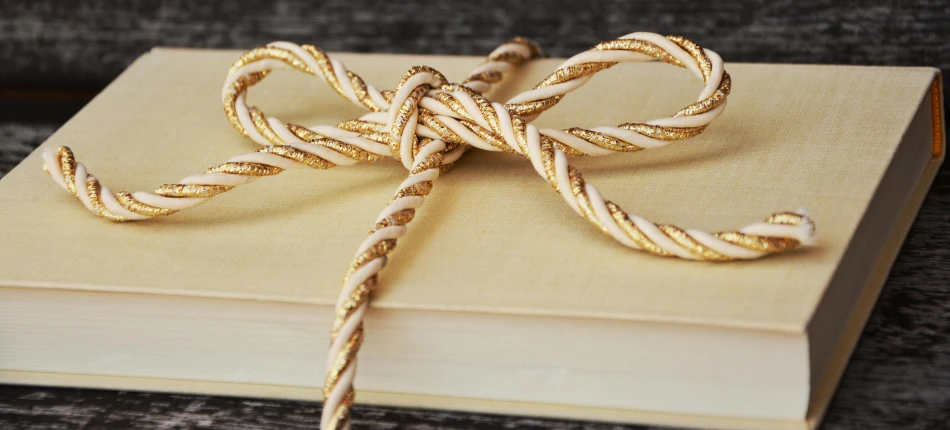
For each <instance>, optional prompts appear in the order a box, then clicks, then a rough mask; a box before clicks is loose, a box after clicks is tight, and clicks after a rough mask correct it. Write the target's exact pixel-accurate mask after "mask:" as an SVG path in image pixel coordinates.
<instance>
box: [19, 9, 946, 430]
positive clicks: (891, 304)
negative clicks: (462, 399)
mask: <svg viewBox="0 0 950 430" xmlns="http://www.w3.org/2000/svg"><path fill="white" fill-rule="evenodd" d="M130 3H132V4H126V2H118V1H115V2H112V1H91V2H56V1H53V0H37V1H32V2H14V1H8V0H0V59H2V64H3V67H0V175H2V174H3V173H5V172H7V171H9V169H10V168H12V167H13V166H14V165H16V163H18V162H19V160H21V159H22V158H23V157H25V156H26V155H27V154H28V153H29V152H30V151H31V150H32V149H33V148H35V147H36V146H37V145H39V144H40V143H41V142H42V141H43V140H44V139H45V138H46V137H47V136H48V135H49V134H51V133H52V132H53V131H55V129H56V128H57V127H58V126H59V125H61V124H62V123H63V122H64V121H65V120H66V119H68V118H69V116H71V115H72V114H73V113H74V112H75V111H76V110H77V109H79V108H80V107H81V106H82V104H83V103H85V102H86V101H87V100H88V99H89V98H90V97H91V96H92V95H94V94H95V93H96V92H97V91H99V90H100V89H101V88H102V87H103V86H104V85H106V84H107V83H108V82H109V81H110V80H111V79H113V78H114V77H115V76H116V75H117V74H118V73H119V72H120V71H121V70H122V69H123V68H124V67H125V66H126V65H128V64H129V63H130V62H131V61H132V60H133V59H134V58H135V57H136V56H138V55H140V54H141V53H143V52H145V51H147V50H148V49H149V48H151V47H152V46H155V45H166V46H167V45H173V46H195V47H215V48H225V47H226V48H250V47H253V46H256V45H260V44H262V43H266V42H269V41H272V40H278V39H283V40H291V41H295V42H307V43H314V44H317V45H319V46H321V47H323V48H326V49H328V50H334V51H371V52H418V53H441V54H473V55H481V54H485V53H487V52H488V51H490V50H491V49H492V48H493V47H494V45H495V44H497V43H498V42H500V41H503V40H506V39H507V38H509V37H511V36H514V35H523V36H528V37H531V38H533V39H535V40H537V41H538V42H539V43H540V44H541V45H542V46H543V47H544V48H545V50H547V51H548V52H550V53H551V54H552V55H557V56H569V55H571V54H573V53H575V52H578V51H581V50H583V49H586V48H587V47H589V46H590V45H592V44H594V43H596V42H598V41H600V40H605V39H610V38H612V37H615V36H619V35H622V34H625V33H628V32H631V31H638V30H645V31H655V32H660V33H676V34H682V35H685V36H688V37H691V38H694V39H695V40H696V41H697V42H699V43H701V44H703V45H704V46H708V47H710V48H713V49H715V50H716V51H717V52H719V53H720V54H722V56H723V57H724V58H725V59H726V60H727V61H749V62H794V63H841V64H878V65H928V66H936V67H940V68H941V69H943V70H944V72H946V71H948V70H950V6H948V2H945V1H914V2H910V1H878V0H875V1H864V2H862V1H849V2H832V1H828V0H798V1H795V0H783V1H776V2H769V1H764V0H761V1H754V0H748V1H737V0H730V1H721V2H712V1H710V2H694V1H642V0H638V1H589V2H576V1H558V2H545V3H543V4H540V3H517V2H507V1H468V2H465V3H458V4H457V3H454V2H447V1H443V2H437V3H423V2H417V1H414V2H409V3H408V4H397V3H396V2H392V3H391V4H388V3H382V2H380V4H373V3H371V2H367V1H362V0H346V1H325V2H315V1H308V0H280V1H274V2H268V3H260V4H253V3H252V2H250V1H246V0H241V1H234V2H229V3H227V4H213V3H210V2H209V3H202V2H187V1H183V0H182V1H161V2H134V3H133V2H130ZM192 3H194V4H192ZM869 90H873V89H869ZM0 246H2V244H0ZM948 285H950V171H948V169H946V168H945V169H943V171H941V173H940V175H939V177H938V179H937V181H936V183H935V184H934V186H933V188H932V190H931V192H930V194H929V196H928V197H927V200H926V202H925V203H924V206H923V209H922V210H921V213H920V215H919V217H918V219H917V221H916V223H915V224H914V228H913V230H912V231H911V233H910V236H909V237H908V238H907V242H906V243H905V246H904V248H903V250H902V252H901V254H900V257H899V258H898V261H897V264H896V265H895V266H894V268H893V270H892V272H891V276H890V278H889V280H888V283H887V285H886V286H885V288H884V290H883V292H882V294H881V298H880V300H879V303H878V305H877V307H876V308H875V310H874V313H873V315H872V316H871V319H870V321H869V323H868V326H867V328H866V330H865V333H864V335H863V337H862V339H861V341H860V343H859V345H858V348H857V350H856V352H855V354H854V357H853V359H852V361H851V363H850V365H849V367H848V369H847V372H846V373H845V375H844V378H843V380H842V382H841V386H840V388H839V390H838V392H837V394H836V395H835V398H834V400H833V402H832V405H831V409H830V412H829V415H828V418H827V419H826V422H825V424H824V426H823V428H824V429H826V430H845V429H847V430H858V429H879V428H880V429H916V430H939V429H950V287H948ZM0 348H2V345H0ZM318 416H319V404H316V403H308V402H291V401H272V400H253V399H238V398H228V397H211V396H195V395H172V394H158V393H139V392H119V391H107V390H85V389H68V388H42V387H18V386H0V429H4V430H6V429H11V430H12V429H18V430H19V429H23V430H26V429H30V430H39V429H50V430H52V429H81V430H91V429H97V430H98V429H148V430H152V429H155V430H158V429H239V430H242V429H304V428H308V429H310V428H316V424H317V421H318V419H317V417H318ZM355 419H356V424H357V428H374V429H396V428H408V429H435V428H445V429H498V428H509V429H519V430H525V429H549V428H550V429H640V430H642V429H645V428H646V427H640V426H619V425H611V424H603V423H581V422H569V421H559V420H541V419H527V418H518V417H505V416H491V415H474V414H467V413H456V412H436V411H421V410H406V409H397V408H379V407H366V406H361V407H358V408H357V411H356V415H355Z"/></svg>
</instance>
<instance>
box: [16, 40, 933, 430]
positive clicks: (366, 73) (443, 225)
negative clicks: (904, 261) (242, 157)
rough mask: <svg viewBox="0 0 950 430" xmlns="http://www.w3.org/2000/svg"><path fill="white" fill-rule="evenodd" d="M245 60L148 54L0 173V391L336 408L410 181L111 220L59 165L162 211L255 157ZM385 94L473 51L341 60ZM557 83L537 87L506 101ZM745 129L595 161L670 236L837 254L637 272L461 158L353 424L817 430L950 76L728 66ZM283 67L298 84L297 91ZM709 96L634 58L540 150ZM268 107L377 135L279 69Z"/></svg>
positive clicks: (263, 89) (531, 176)
mask: <svg viewBox="0 0 950 430" xmlns="http://www.w3.org/2000/svg"><path fill="white" fill-rule="evenodd" d="M239 55H240V52H236V51H208V50H182V49H155V50H153V51H152V52H150V53H148V54H146V55H144V56H143V57H141V58H140V59H139V60H138V61H136V62H135V63H134V64H133V65H132V66H131V67H130V68H129V69H128V70H127V71H126V72H124V73H123V74H122V75H121V76H120V77H119V78H118V79H117V80H116V81H115V82H113V83H112V84H111V85H110V86H109V87H108V88H107V89H106V90H104V91H103V92H102V93H101V94H99V95H98V96H97V97H96V98H95V99H94V100H93V101H91V102H90V103H89V104H88V105H87V106H86V107H85V108H84V109H83V110H82V111H81V112H79V113H78V114H77V115H76V116H75V117H74V118H73V119H71V120H70V121H69V122H68V123H67V124H65V125H64V126H63V127H62V128H61V129H60V130H59V131H57V132H56V133H55V134H54V135H53V136H52V137H50V139H49V140H48V141H47V142H46V143H44V144H43V145H42V146H41V147H40V149H39V150H38V151H37V152H35V153H33V154H32V155H30V156H29V157H28V158H27V159H26V160H24V161H23V163H22V164H21V165H19V166H18V167H17V168H15V169H14V170H13V171H12V172H10V174H8V175H6V176H5V177H3V178H2V180H0V345H2V347H0V382H4V383H20V384H48V385H58V386H83V387H105V388H121V389H136V390H162V391H177V392H195V393H211V394H226V395H240V396H262V397H278V398H302V399H314V400H319V399H320V398H321V387H320V384H321V383H322V381H323V377H324V372H325V369H324V366H323V362H324V357H325V356H326V354H327V345H328V337H329V325H330V323H331V321H332V320H333V306H334V304H335V302H336V297H337V294H338V291H339V288H340V285H341V280H342V279H341V277H342V274H343V273H344V272H345V270H346V268H347V266H348V264H349V261H350V258H351V257H352V254H351V253H352V251H353V250H354V249H355V247H356V246H357V245H358V244H359V243H360V242H362V240H363V238H364V237H365V234H366V231H367V230H368V229H369V228H370V227H371V226H372V225H373V223H374V219H375V217H376V215H377V213H378V211H379V209H380V208H382V207H383V206H385V204H386V203H387V202H388V201H389V199H390V198H391V193H392V191H393V190H394V189H395V187H396V186H397V185H398V184H399V183H400V182H401V181H402V180H403V179H404V177H405V176H406V174H407V172H406V169H405V168H404V167H402V165H401V164H400V163H399V162H397V161H393V160H391V159H387V160H383V161H379V162H375V163H367V164H361V165H354V166H348V167H339V168H334V169H330V170H324V171H309V170H295V171H292V172H287V173H284V174H282V175H279V176H276V177H272V178H264V179H261V180H259V181H257V182H255V183H254V184H252V185H248V186H245V187H242V188H241V189H239V190H235V191H233V192H229V193H226V194H224V195H221V196H219V197H217V198H215V199H214V200H213V201H210V202H209V203H206V204H204V205H202V206H200V207H197V208H195V209H192V210H189V211H184V212H181V213H179V214H175V215H173V216H170V217H164V218H160V219H154V220H150V221H144V222H139V223H125V224H116V223H110V222H107V221H104V220H103V219H101V218H97V217H96V216H94V215H92V214H90V213H88V212H87V211H86V210H85V209H84V208H83V207H82V206H81V205H80V204H79V203H78V202H76V201H75V199H74V198H73V197H72V196H70V195H69V194H67V193H64V192H62V190H61V189H60V188H59V187H58V186H57V185H56V184H54V183H53V182H52V181H50V180H49V178H48V177H46V175H45V174H44V173H43V171H42V170H41V169H40V166H41V165H42V161H41V156H40V153H41V151H42V150H43V149H45V148H50V147H57V146H69V147H71V148H72V149H73V150H74V151H75V152H76V154H77V156H78V157H79V158H80V159H82V161H83V163H84V164H85V165H87V166H89V168H90V169H91V170H93V171H94V172H95V173H96V175H97V177H98V178H99V179H100V180H102V181H103V183H107V184H110V185H111V186H112V187H113V188H116V189H123V190H128V191H136V190H140V189H145V190H149V189H154V188H155V187H156V186H158V185H161V184H163V183H168V182H173V181H175V180H176V179H178V178H181V177H184V176H187V175H189V174H192V173H196V172H199V171H201V169H203V168H205V167H207V166H210V165H214V164H216V163H219V162H222V161H224V160H227V159H228V158H230V157H232V156H234V155H237V154H240V153H244V152H249V151H252V150H254V149H256V146H255V144H253V143H252V142H250V141H249V140H247V139H245V138H244V137H242V136H240V135H239V134H238V133H236V132H235V131H234V130H233V128H232V127H231V125H230V124H229V123H228V121H227V119H226V118H225V116H224V114H223V113H222V111H221V97H220V89H221V85H222V82H223V79H224V76H225V74H226V73H227V70H228V67H229V66H230V64H231V63H232V62H233V61H234V60H235V59H236V58H237V57H238V56H239ZM334 57H335V58H338V59H340V60H342V61H343V62H344V63H346V64H347V66H348V67H349V68H350V69H352V70H354V71H356V72H357V73H359V74H360V75H362V76H363V77H364V78H365V79H366V80H367V81H369V82H373V83H374V84H376V85H377V86H380V87H389V88H392V87H394V86H395V84H396V83H397V82H398V81H399V78H400V76H401V75H402V74H403V72H404V71H405V70H407V69H408V68H409V67H411V66H414V65H418V64H425V65H430V66H432V67H434V68H435V69H437V70H439V71H441V72H442V73H443V74H445V75H446V76H448V77H449V79H454V78H460V77H464V76H466V73H467V72H468V71H469V70H471V69H472V68H474V67H475V66H477V65H478V64H479V63H480V62H481V61H482V58H478V57H449V56H418V55H376V54H374V55H366V54H336V55H334ZM559 62H560V60H557V59H543V60H537V61H533V62H530V63H528V64H526V65H523V66H521V67H520V68H519V69H518V70H516V71H515V72H514V73H513V74H512V75H511V76H510V77H508V78H507V80H506V81H505V82H504V83H503V84H501V85H499V86H498V87H497V88H496V89H494V90H493V91H492V92H491V93H489V94H488V96H489V97H490V98H491V99H492V100H498V101H504V100H507V99H508V98H510V97H511V96H513V95H514V94H517V93H518V92H520V91H522V90H524V89H526V88H529V87H530V86H531V85H533V84H535V83H536V82H538V81H540V80H541V79H543V78H544V77H545V76H546V75H547V74H548V73H550V72H551V71H552V70H554V68H555V67H556V65H557V64H559ZM727 70H728V71H729V73H730V74H731V76H732V80H733V87H732V94H731V96H730V99H729V106H728V108H727V109H726V112H725V113H724V114H723V115H722V116H721V117H720V118H719V119H717V120H716V121H715V122H713V123H712V125H710V127H709V130H707V131H706V132H705V133H703V134H702V135H700V136H698V137H696V138H693V139H690V140H688V141H685V142H681V143H677V144H674V145H670V146H668V147H664V148H661V149H654V150H650V151H643V152H639V153H634V154H618V155H613V156H606V157H596V158H594V157H589V158H582V159H578V161H577V163H578V165H579V167H580V168H582V169H583V171H584V172H585V176H586V177H587V179H589V180H591V181H592V182H594V183H596V184H598V186H599V187H601V189H602V190H604V191H605V193H606V194H608V195H610V196H612V197H613V198H614V199H615V200H616V201H617V202H618V203H620V204H622V205H623V206H625V207H627V208H629V209H631V210H632V211H633V212H635V213H638V214H643V215H645V216H647V217H649V218H651V219H654V220H657V221H660V222H670V223H675V224H677V225H680V226H683V227H693V228H701V229H727V228H737V227H739V226H742V225H745V224H747V223H749V222H754V221H758V217H761V216H762V214H768V213H771V212H773V211H774V210H776V209H794V208H797V207H806V208H808V210H809V213H810V216H811V218H812V219H813V220H814V221H815V223H816V225H817V228H818V239H817V245H816V246H813V247H808V248H800V249H796V250H794V251H792V252H789V253H786V254H781V255H777V256H773V257H769V258H766V259H763V260H759V261H746V262H733V263H724V264H711V263H696V262H688V261H682V260H674V259H666V258H660V257H655V256H651V255H648V254H645V253H638V252H632V251H631V250H629V249H627V248H625V247H623V246H622V245H620V244H618V243H615V242H614V241H613V240H610V239H609V238H606V237H604V236H603V235H601V234H600V233H598V232H597V231H596V230H595V229H592V228H589V226H588V225H587V223H586V222H585V221H584V220H583V219H581V218H579V217H577V215H576V214H574V213H573V212H572V211H571V210H569V208H568V207H567V206H565V205H564V203H563V202H562V201H561V200H560V197H559V196H558V195H557V194H556V193H552V192H551V191H550V187H549V185H547V184H545V183H544V181H543V180H541V179H539V178H538V177H537V175H536V173H535V172H534V171H533V168H532V166H531V165H530V163H528V162H527V161H525V160H524V158H522V157H519V156H516V155H510V154H503V153H487V152H483V151H478V150H472V151H469V152H468V153H467V154H466V155H465V156H464V157H463V158H462V160H461V161H459V162H458V163H456V166H455V167H453V168H452V169H451V170H450V171H449V172H448V173H446V174H445V175H444V177H443V178H442V179H441V180H440V181H439V184H438V186H437V187H436V188H435V190H434V191H433V192H432V194H431V195H430V197H429V198H428V199H427V203H426V206H425V208H424V209H423V210H421V211H420V212H419V214H418V215H417V219H416V221H415V222H414V223H413V226H412V227H411V228H410V232H409V233H408V235H407V236H406V237H405V238H404V239H402V241H401V242H400V247H399V249H398V250H397V251H396V252H395V253H394V254H393V257H392V260H391V261H390V266H389V268H387V270H386V271H385V272H383V274H382V275H381V278H380V281H381V288H380V289H379V290H377V291H376V293H375V294H374V297H373V301H372V302H371V305H370V306H371V309H370V311H369V313H368V316H367V321H366V324H367V337H366V340H365V343H364V346H363V351H362V352H361V355H360V372H359V374H358V376H357V380H356V387H357V390H358V394H357V401H358V402H362V403H375V404H386V405H398V406H407V407H425V408H447V409H457V410H471V411H483V412H494V413H507V414H517V415H536V416H553V417H569V418H580V419H594V420H603V421H616V422H638V423H657V424H668V425H680V426H690V427H697V426H699V427H717V428H750V429H753V428H754V429H760V428H775V429H803V428H813V427H815V426H817V424H818V423H819V422H820V419H821V416H822V414H823V413H824V410H825V408H826V406H827V404H828V402H829V399H830V398H831V395H832V394H833V392H834V388H835V385H836V384H837V381H838V379H839V377H840V375H841V373H842V371H843V369H844V367H845V365H846V363H847V360H848V356H849V355H850V353H851V351H852V349H853V347H854V345H855V343H856V341H857V338H858V336H859V334H860V332H861V329H862V327H863V325H864V322H865V320H866V318H867V316H868V314H869V312H870V310H871V308H872V306H873V304H874V302H875V300H876V298H877V295H878V292H879V291H880V288H881V286H882V285H883V283H884V281H885V279H886V277H887V274H888V271H889V269H890V267H891V264H892V262H893V260H894V258H895V256H896V255H897V252H898V251H899V248H900V245H901V242H902V241H903V239H904V237H905V235H906V233H907V230H908V229H909V227H910V225H911V223H912V221H913V219H914V217H915V215H916V213H917V210H918V208H919V206H920V204H921V202H922V200H923V197H924V195H925V194H926V192H927V189H928V187H929V185H930V183H931V181H932V180H933V177H934V175H935V173H936V171H937V168H938V167H939V165H940V163H941V162H942V160H943V156H944V136H943V130H942V125H943V112H942V110H941V106H942V104H941V101H940V94H941V92H940V77H939V75H938V72H937V70H936V69H931V68H901V67H845V66H811V65H768V64H728V65H727ZM277 73H281V72H277ZM699 86H700V84H699V83H696V82H695V81H693V80H692V79H691V76H690V75H689V72H688V71H685V70H675V69H674V70H671V68H670V67H669V66H668V65H660V64H637V65H621V66H618V67H615V68H613V69H610V70H607V71H604V72H602V73H600V74H598V75H597V76H596V77H595V78H594V79H593V80H592V81H591V82H590V83H588V84H587V85H586V86H585V87H583V88H581V89H579V90H578V91H576V92H574V93H572V94H571V95H570V97H568V99H567V100H565V101H564V102H562V103H561V104H559V105H558V106H556V107H554V108H552V109H551V110H550V111H548V112H545V113H544V114H543V115H541V116H540V117H539V118H538V119H537V120H536V121H535V124H537V125H538V126H539V127H556V128H565V127H571V126H580V127H593V126H598V125H607V124H620V123H623V122H628V121H632V120H637V119H646V118H653V117H659V116H663V115H667V114H669V113H670V112H674V111H675V110H676V109H678V108H679V107H681V106H682V105H685V104H687V103H688V102H689V101H690V100H691V99H692V98H693V97H694V96H695V94H696V93H697V91H698V89H699ZM249 98H250V99H252V102H253V104H255V105H257V106H261V107H262V108H264V109H266V110H267V111H268V113H269V114H273V115H275V116H277V117H279V118H282V119H285V120H288V121H291V122H294V123H301V124H313V125H317V124H336V123H338V122H339V121H342V120H345V119H350V118H357V117H359V116H360V115H362V114H363V112H362V111H361V110H360V109H359V108H358V107H356V106H354V105H352V104H350V103H349V102H348V101H346V100H344V99H342V98H340V97H339V96H337V95H336V94H335V93H333V91H332V90H331V89H330V88H328V87H327V86H326V85H325V84H324V83H322V82H321V81H320V80H319V79H317V78H314V77H312V76H305V75H302V74H297V73H281V74H280V75H279V76H277V75H275V76H274V77H272V78H270V79H268V80H267V81H266V82H262V83H261V84H259V86H258V87H257V88H255V91H252V92H251V93H250V95H249Z"/></svg>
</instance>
